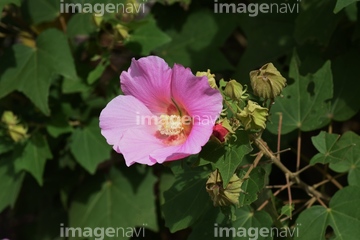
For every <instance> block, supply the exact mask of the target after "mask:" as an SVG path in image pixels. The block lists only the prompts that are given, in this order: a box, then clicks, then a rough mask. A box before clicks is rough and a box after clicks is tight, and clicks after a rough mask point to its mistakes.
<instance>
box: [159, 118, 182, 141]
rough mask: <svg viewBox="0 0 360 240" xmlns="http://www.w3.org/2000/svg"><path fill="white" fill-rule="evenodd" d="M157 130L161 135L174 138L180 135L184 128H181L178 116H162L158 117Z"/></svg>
mask: <svg viewBox="0 0 360 240" xmlns="http://www.w3.org/2000/svg"><path fill="white" fill-rule="evenodd" d="M157 129H158V131H159V132H160V133H161V134H164V135H168V136H174V135H178V134H179V133H181V132H182V131H183V130H184V127H183V126H182V121H181V117H180V116H178V115H167V114H162V115H160V117H159V121H158V124H157Z"/></svg>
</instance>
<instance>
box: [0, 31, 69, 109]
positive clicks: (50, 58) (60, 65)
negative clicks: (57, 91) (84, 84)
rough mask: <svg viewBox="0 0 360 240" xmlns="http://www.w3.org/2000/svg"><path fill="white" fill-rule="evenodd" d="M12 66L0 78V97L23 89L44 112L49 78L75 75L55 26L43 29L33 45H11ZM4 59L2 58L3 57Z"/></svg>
mask: <svg viewBox="0 0 360 240" xmlns="http://www.w3.org/2000/svg"><path fill="white" fill-rule="evenodd" d="M13 50H14V54H15V60H16V66H13V67H11V68H8V69H7V70H6V71H5V72H4V73H3V75H2V76H1V78H0V98H1V97H4V96H5V95H7V94H9V93H10V92H12V91H13V90H18V91H21V92H23V93H24V94H25V95H26V96H27V97H28V98H30V100H31V101H32V102H33V103H34V104H35V105H36V106H37V107H38V108H39V109H40V110H41V111H42V112H43V113H44V114H46V115H49V114H50V109H49V106H48V95H49V87H50V84H51V77H52V76H53V75H54V74H60V75H62V76H65V77H69V78H76V70H75V66H74V61H73V58H72V55H71V52H70V49H69V46H68V42H67V39H66V37H65V36H64V34H62V33H61V32H60V31H58V30H55V29H50V30H47V31H45V32H43V33H42V34H41V35H40V36H39V37H38V39H37V40H36V47H34V48H33V47H29V46H25V45H22V44H16V45H14V46H13ZM3 61H5V59H3Z"/></svg>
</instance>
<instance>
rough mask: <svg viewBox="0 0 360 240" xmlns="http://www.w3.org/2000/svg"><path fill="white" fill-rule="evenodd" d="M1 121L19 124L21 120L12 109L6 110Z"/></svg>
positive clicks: (7, 123) (8, 123)
mask: <svg viewBox="0 0 360 240" xmlns="http://www.w3.org/2000/svg"><path fill="white" fill-rule="evenodd" d="M1 121H2V122H3V123H5V124H6V125H15V124H18V122H19V120H18V118H17V117H16V116H15V115H14V113H13V112H11V111H5V112H4V113H3V115H2V117H1Z"/></svg>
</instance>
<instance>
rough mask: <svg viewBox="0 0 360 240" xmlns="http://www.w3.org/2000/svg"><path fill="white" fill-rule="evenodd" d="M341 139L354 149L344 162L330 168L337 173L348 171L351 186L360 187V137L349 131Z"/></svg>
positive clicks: (350, 150)
mask: <svg viewBox="0 0 360 240" xmlns="http://www.w3.org/2000/svg"><path fill="white" fill-rule="evenodd" d="M341 139H342V140H343V141H346V142H347V144H353V145H354V147H352V148H351V149H349V151H348V152H347V153H346V154H345V156H344V157H343V160H342V161H340V162H337V163H334V164H330V168H331V169H332V170H334V171H337V172H347V171H348V172H349V173H348V182H349V185H357V186H360V148H359V146H360V136H359V135H357V134H355V133H354V132H350V131H349V132H346V133H344V134H343V135H342V136H341Z"/></svg>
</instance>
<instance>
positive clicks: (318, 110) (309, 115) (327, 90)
mask: <svg viewBox="0 0 360 240" xmlns="http://www.w3.org/2000/svg"><path fill="white" fill-rule="evenodd" d="M299 67H300V60H299V59H298V57H297V54H296V52H294V55H293V58H292V60H291V64H290V72H289V77H290V78H292V79H294V80H295V82H294V83H292V84H291V85H288V86H287V87H286V88H285V89H284V91H283V95H284V97H283V98H279V97H278V98H276V100H275V104H274V106H273V107H272V109H271V112H272V113H273V117H272V118H271V121H272V123H271V124H268V129H269V130H270V132H272V133H277V128H278V116H277V115H276V114H275V113H278V112H281V113H282V115H283V121H282V130H281V133H282V134H286V133H289V132H291V131H293V130H295V129H300V130H302V131H312V130H315V129H318V128H321V127H323V126H324V125H326V124H327V123H328V122H329V121H330V120H329V117H328V115H327V113H328V110H327V109H328V103H327V102H326V101H327V100H329V99H331V98H332V96H333V84H332V73H331V68H330V62H329V61H328V62H326V63H325V64H324V65H323V66H322V67H321V68H320V69H319V70H318V71H317V72H316V73H314V74H308V75H306V76H301V75H300V73H299Z"/></svg>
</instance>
